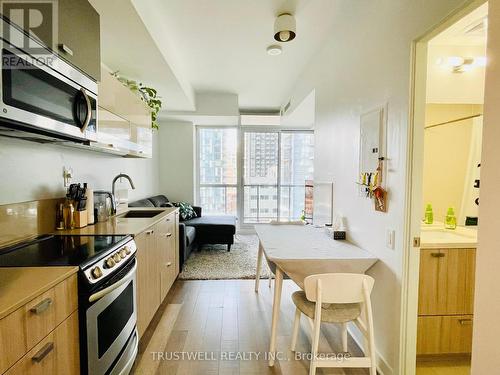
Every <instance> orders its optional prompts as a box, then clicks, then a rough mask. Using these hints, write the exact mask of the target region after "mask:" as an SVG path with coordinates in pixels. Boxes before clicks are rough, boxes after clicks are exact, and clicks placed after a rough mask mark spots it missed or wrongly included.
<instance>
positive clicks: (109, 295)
mask: <svg viewBox="0 0 500 375" xmlns="http://www.w3.org/2000/svg"><path fill="white" fill-rule="evenodd" d="M136 268H137V265H136V260H135V258H132V259H131V260H130V262H129V263H128V264H127V265H126V266H125V267H123V269H121V270H120V272H118V273H117V274H115V275H114V276H113V277H112V278H111V279H110V280H109V281H108V282H106V283H104V284H102V285H99V286H98V287H97V288H96V289H94V290H92V294H90V295H89V297H88V299H87V301H88V304H87V306H83V307H84V310H85V312H84V314H85V325H86V333H87V334H86V340H87V342H86V344H87V345H86V347H87V364H88V373H89V374H95V375H100V374H128V373H129V372H130V369H131V368H132V365H133V363H134V359H135V357H136V354H137V347H138V341H139V338H138V334H137V328H136V323H137V312H136V305H137V301H136Z"/></svg>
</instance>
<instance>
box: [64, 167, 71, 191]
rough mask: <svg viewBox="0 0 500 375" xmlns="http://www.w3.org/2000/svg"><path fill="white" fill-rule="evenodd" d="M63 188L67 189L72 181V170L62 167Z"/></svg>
mask: <svg viewBox="0 0 500 375" xmlns="http://www.w3.org/2000/svg"><path fill="white" fill-rule="evenodd" d="M63 179H64V187H68V186H69V185H70V184H71V180H72V179H73V168H71V167H63Z"/></svg>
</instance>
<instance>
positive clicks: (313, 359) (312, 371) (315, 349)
mask: <svg viewBox="0 0 500 375" xmlns="http://www.w3.org/2000/svg"><path fill="white" fill-rule="evenodd" d="M320 327H321V320H320V319H315V320H314V325H313V334H312V345H311V365H310V367H309V375H315V374H316V356H317V355H318V344H319V334H320Z"/></svg>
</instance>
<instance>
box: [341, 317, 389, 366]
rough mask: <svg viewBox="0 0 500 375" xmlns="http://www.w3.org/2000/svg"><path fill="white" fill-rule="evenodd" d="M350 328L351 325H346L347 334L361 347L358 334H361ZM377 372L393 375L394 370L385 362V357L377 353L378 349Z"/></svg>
mask: <svg viewBox="0 0 500 375" xmlns="http://www.w3.org/2000/svg"><path fill="white" fill-rule="evenodd" d="M352 328H353V327H351V326H348V327H347V331H348V332H349V335H351V337H352V339H353V340H354V342H356V344H357V345H358V346H359V347H360V348H361V349H363V343H362V342H361V338H360V337H359V335H361V333H360V332H359V331H358V332H355V331H353V329H352ZM358 334H359V335H358ZM377 373H378V374H380V375H394V370H393V369H392V367H391V366H389V364H388V363H387V361H386V360H385V358H384V357H383V356H382V355H381V354H380V353H379V351H378V350H377Z"/></svg>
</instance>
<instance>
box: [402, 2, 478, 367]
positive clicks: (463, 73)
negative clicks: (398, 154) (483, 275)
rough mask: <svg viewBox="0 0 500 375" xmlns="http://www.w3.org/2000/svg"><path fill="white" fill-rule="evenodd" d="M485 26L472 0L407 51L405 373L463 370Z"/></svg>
mask: <svg viewBox="0 0 500 375" xmlns="http://www.w3.org/2000/svg"><path fill="white" fill-rule="evenodd" d="M487 28H488V3H487V2H485V1H471V2H469V4H468V5H466V7H465V8H463V9H462V10H460V11H458V12H457V13H456V14H455V15H452V16H451V17H450V18H449V19H448V20H445V21H444V22H443V24H442V25H440V26H439V27H438V28H437V29H436V30H434V31H433V32H431V33H430V34H429V35H427V36H426V37H424V38H423V39H422V40H420V41H419V42H417V43H416V45H415V47H416V48H415V65H414V82H413V84H414V97H413V100H414V103H413V129H412V147H413V155H412V161H411V166H409V167H410V168H411V178H410V184H411V193H410V198H409V199H408V205H409V207H411V208H410V214H409V218H408V223H407V224H408V225H407V234H408V236H407V238H408V239H409V241H408V243H410V244H411V245H410V247H409V248H407V254H406V255H407V256H406V259H405V263H406V264H405V272H406V275H405V276H406V277H404V280H405V281H404V282H405V283H406V284H405V285H404V290H405V292H406V293H405V294H406V295H405V296H403V299H404V300H406V301H407V304H406V306H405V307H406V316H405V319H404V320H403V321H404V324H405V325H404V326H403V327H404V328H403V330H404V331H405V332H404V333H403V353H402V356H403V358H404V359H405V361H404V364H403V367H404V373H406V374H415V373H416V374H417V375H447V374H451V373H453V374H455V375H457V374H458V375H468V374H470V357H471V350H472V330H473V324H472V323H473V317H474V310H473V306H474V278H475V253H476V248H477V228H478V225H480V220H479V212H478V208H479V198H478V197H479V189H480V169H481V167H480V165H481V144H482V119H483V117H482V114H483V102H484V80H485V66H486V43H487ZM415 359H416V360H415Z"/></svg>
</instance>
